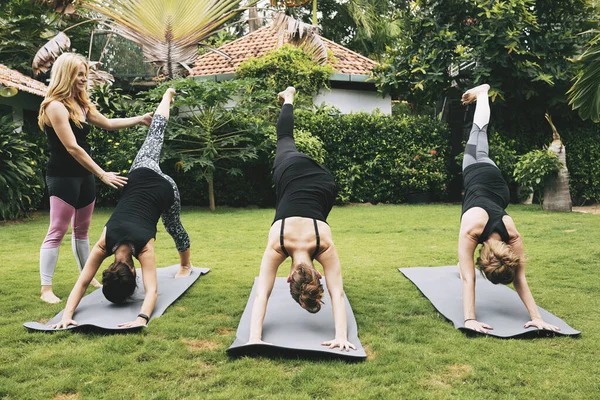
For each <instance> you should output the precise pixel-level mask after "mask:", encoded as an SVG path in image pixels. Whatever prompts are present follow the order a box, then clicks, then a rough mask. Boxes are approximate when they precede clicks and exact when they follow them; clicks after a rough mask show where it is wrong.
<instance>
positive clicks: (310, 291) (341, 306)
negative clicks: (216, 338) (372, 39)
mask: <svg viewBox="0 0 600 400" xmlns="http://www.w3.org/2000/svg"><path fill="white" fill-rule="evenodd" d="M295 93H296V90H295V89H294V88H293V87H288V88H287V89H286V90H285V91H284V92H281V93H279V99H280V100H283V102H284V104H283V106H282V108H281V114H280V115H279V120H278V121H277V150H276V156H275V161H274V163H273V179H274V181H275V190H276V193H277V204H276V211H275V220H274V222H273V225H272V226H271V229H270V231H269V239H268V244H267V248H266V249H265V252H264V254H263V258H262V262H261V265H260V274H259V277H258V287H257V293H256V298H255V299H254V306H253V308H252V318H251V322H250V339H249V343H261V342H262V326H263V321H264V318H265V312H266V309H267V302H268V300H269V296H270V295H271V291H272V289H273V285H274V283H275V277H276V274H277V269H278V268H279V265H281V263H282V262H283V261H284V260H285V259H286V258H287V257H288V256H289V257H291V258H292V268H291V271H290V274H289V276H288V282H289V283H290V292H291V295H292V297H293V298H294V300H296V301H297V302H298V303H299V304H300V306H302V308H304V309H305V310H307V311H308V312H311V313H316V312H318V311H319V310H320V309H321V297H322V295H323V286H322V285H321V282H320V280H319V279H320V278H321V274H320V273H319V272H318V271H317V270H316V269H315V267H314V265H313V259H315V260H317V261H318V262H319V263H321V265H322V266H323V270H324V274H325V279H326V281H327V288H328V290H329V294H330V296H331V305H332V308H333V318H334V321H335V338H334V339H333V340H330V341H326V342H324V343H322V344H323V345H325V346H329V347H330V348H334V347H339V348H340V350H346V351H349V349H351V348H352V349H356V347H355V346H354V345H353V344H352V343H350V342H348V338H347V322H346V318H347V317H346V305H345V300H344V290H343V285H342V269H341V265H340V260H339V258H338V254H337V251H336V249H335V246H334V244H333V240H332V235H331V229H330V227H329V225H327V222H326V220H327V216H328V215H329V212H330V211H331V208H332V207H333V202H334V200H335V191H336V187H335V181H334V179H333V176H332V175H331V173H330V172H329V171H328V170H327V169H325V167H323V166H321V165H319V164H318V163H316V162H315V161H314V160H313V159H311V158H310V157H309V156H307V155H305V154H303V153H300V152H299V151H298V150H297V149H296V143H295V141H294V133H293V132H294V108H293V101H294V94H295Z"/></svg>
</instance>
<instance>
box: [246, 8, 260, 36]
mask: <svg viewBox="0 0 600 400" xmlns="http://www.w3.org/2000/svg"><path fill="white" fill-rule="evenodd" d="M261 26H262V21H261V19H260V17H259V15H258V9H257V8H256V7H250V8H249V9H248V28H249V30H250V32H254V31H255V30H257V29H259V28H260V27H261Z"/></svg>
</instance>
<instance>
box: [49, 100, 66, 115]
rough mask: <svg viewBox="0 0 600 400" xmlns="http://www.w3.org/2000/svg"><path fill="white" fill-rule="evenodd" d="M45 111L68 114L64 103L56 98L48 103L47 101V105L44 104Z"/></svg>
mask: <svg viewBox="0 0 600 400" xmlns="http://www.w3.org/2000/svg"><path fill="white" fill-rule="evenodd" d="M46 112H47V113H48V114H63V113H67V115H68V114H69V111H67V107H65V105H64V104H63V103H62V102H60V101H58V100H53V101H51V102H50V103H48V105H47V106H46Z"/></svg>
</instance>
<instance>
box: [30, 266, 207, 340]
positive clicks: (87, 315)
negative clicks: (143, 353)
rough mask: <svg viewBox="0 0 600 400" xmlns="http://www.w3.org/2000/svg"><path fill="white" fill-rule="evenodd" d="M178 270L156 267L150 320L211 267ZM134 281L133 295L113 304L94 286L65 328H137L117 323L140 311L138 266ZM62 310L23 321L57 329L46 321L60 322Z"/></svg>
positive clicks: (42, 328)
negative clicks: (180, 275) (43, 319)
mask: <svg viewBox="0 0 600 400" xmlns="http://www.w3.org/2000/svg"><path fill="white" fill-rule="evenodd" d="M177 271H179V265H172V266H170V267H165V268H157V269H156V276H157V279H158V299H157V300H156V305H155V307H154V311H153V312H152V315H151V316H150V319H151V320H152V319H154V318H158V317H160V316H161V315H162V314H163V313H164V312H165V310H166V309H167V307H169V306H170V305H171V304H172V303H173V302H174V301H175V300H177V299H178V298H179V296H181V295H182V294H183V293H184V292H185V291H186V290H187V289H188V288H189V287H190V286H192V284H193V283H194V282H196V280H197V279H198V278H199V277H200V276H201V275H205V274H207V273H208V271H210V269H209V268H196V267H194V268H193V269H192V273H191V275H190V276H188V277H185V278H177V279H175V274H176V273H177ZM137 285H138V286H137V288H136V290H135V292H134V293H133V296H132V297H131V298H130V299H129V300H127V301H126V302H125V303H123V304H113V303H111V302H110V301H108V300H106V298H105V297H104V295H103V294H102V290H101V289H96V290H94V291H93V292H92V293H90V294H88V295H87V296H84V297H83V298H82V299H81V302H80V303H79V306H77V309H76V310H75V314H74V315H73V319H74V320H75V321H76V322H77V323H78V324H79V325H78V326H69V327H68V328H66V329H78V328H82V327H95V328H100V329H105V330H111V331H127V330H135V329H139V328H121V327H119V326H117V325H118V324H122V323H124V322H129V321H133V320H135V319H136V317H137V315H138V314H139V312H140V307H141V306H142V302H143V301H144V284H143V283H142V273H141V272H140V270H139V269H137ZM62 314H63V311H61V312H60V313H58V314H57V315H56V316H55V317H54V318H52V319H51V320H50V321H48V322H46V323H45V324H40V323H39V322H26V323H25V324H23V326H25V327H26V328H28V329H32V330H36V331H56V329H52V328H50V327H49V326H48V325H51V324H55V323H57V322H60V320H61V318H62Z"/></svg>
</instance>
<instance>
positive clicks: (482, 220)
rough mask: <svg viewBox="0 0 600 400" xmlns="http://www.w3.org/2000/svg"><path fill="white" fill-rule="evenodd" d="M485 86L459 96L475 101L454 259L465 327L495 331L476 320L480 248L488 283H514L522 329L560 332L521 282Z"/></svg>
mask: <svg viewBox="0 0 600 400" xmlns="http://www.w3.org/2000/svg"><path fill="white" fill-rule="evenodd" d="M489 88H490V87H489V85H481V86H478V87H475V88H473V89H471V90H469V91H467V92H466V93H465V94H463V97H462V101H463V104H470V103H472V102H473V101H477V105H476V108H475V116H474V118H473V128H472V129H471V133H470V136H469V140H468V141H467V146H466V148H465V156H464V159H463V182H464V198H463V207H462V217H461V223H460V234H459V239H458V259H459V268H460V275H461V278H462V281H463V312H464V326H465V327H466V328H469V329H472V330H474V331H478V332H483V333H486V332H487V331H488V330H489V329H493V328H492V327H491V326H489V325H488V324H485V323H482V322H479V321H477V318H476V316H475V266H474V263H473V255H474V253H475V249H476V248H477V245H478V244H482V247H481V250H480V256H479V257H478V258H477V265H478V266H479V268H480V270H481V272H482V273H483V274H484V275H485V276H486V278H487V279H488V280H490V281H491V282H492V283H494V284H497V283H502V284H505V285H506V284H509V283H511V282H513V284H514V287H515V289H516V290H517V293H518V294H519V297H520V298H521V300H522V301H523V303H524V304H525V307H526V308H527V311H528V312H529V315H530V317H531V321H529V322H526V323H525V327H526V328H527V327H530V326H531V327H536V328H538V329H546V330H554V331H556V330H558V327H556V326H554V325H550V324H548V323H546V322H544V320H543V319H542V317H541V315H540V312H539V310H538V308H537V305H536V304H535V301H534V300H533V296H532V294H531V290H530V289H529V286H528V285H527V280H526V279H525V256H524V251H523V242H522V240H521V236H520V235H519V232H518V231H517V229H516V227H515V224H514V222H513V220H512V218H510V217H509V216H508V214H506V211H504V209H505V208H506V207H507V206H508V202H509V200H510V193H509V190H508V186H507V185H506V182H505V181H504V179H503V178H502V174H501V172H500V170H499V169H498V167H497V166H496V164H495V163H494V162H493V161H492V160H491V159H490V158H489V156H488V152H489V146H488V141H487V126H488V122H489V119H490V106H489V100H488V90H489Z"/></svg>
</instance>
